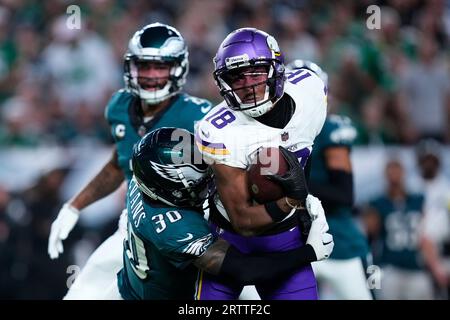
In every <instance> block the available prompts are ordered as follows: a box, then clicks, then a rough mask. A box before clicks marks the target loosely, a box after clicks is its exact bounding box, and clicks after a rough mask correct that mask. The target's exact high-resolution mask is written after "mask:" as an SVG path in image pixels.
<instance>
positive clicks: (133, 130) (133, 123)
mask: <svg viewBox="0 0 450 320" xmlns="http://www.w3.org/2000/svg"><path fill="white" fill-rule="evenodd" d="M140 108H141V107H140V105H139V100H138V99H137V98H136V97H135V96H133V95H132V94H131V93H130V92H129V91H128V90H125V89H122V90H119V91H117V92H116V93H115V94H114V95H113V96H112V97H111V100H110V101H109V103H108V105H107V106H106V110H105V117H106V119H107V121H108V123H109V125H110V127H111V134H112V136H113V139H114V142H115V144H116V147H117V153H118V156H119V165H120V167H121V168H122V170H123V172H124V173H125V176H126V179H127V181H130V179H131V176H132V171H131V156H132V154H133V146H134V144H135V143H137V142H138V141H139V140H140V139H141V138H142V136H144V135H145V134H146V133H147V132H149V131H152V130H155V129H158V128H161V127H175V128H181V129H186V130H188V131H190V132H192V133H193V132H194V124H195V122H196V121H198V120H200V119H201V118H202V117H203V116H204V115H205V114H206V113H207V112H208V111H209V110H210V109H211V103H210V102H209V101H207V100H204V99H200V98H197V97H193V96H190V95H188V94H185V93H181V94H178V95H176V96H174V97H173V98H172V102H171V104H170V105H169V106H168V107H167V108H166V109H165V110H163V111H162V112H161V113H159V114H158V115H156V116H155V117H154V118H153V119H151V120H149V121H148V122H146V123H145V124H144V122H143V120H142V116H141V115H140V114H141V112H140Z"/></svg>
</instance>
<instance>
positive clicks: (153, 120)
mask: <svg viewBox="0 0 450 320" xmlns="http://www.w3.org/2000/svg"><path fill="white" fill-rule="evenodd" d="M188 69H189V63H188V49H187V46H186V43H185V41H184V39H183V37H182V36H181V34H180V33H179V32H178V30H176V29H175V28H173V27H171V26H168V25H165V24H161V23H153V24H150V25H147V26H145V27H144V28H142V29H141V30H138V31H137V32H136V33H135V34H134V35H133V37H132V38H131V40H130V42H129V45H128V52H127V54H126V55H125V58H124V79H125V83H126V88H125V89H122V90H119V91H118V92H116V93H115V94H114V95H113V96H112V98H111V100H110V101H109V103H108V105H107V107H106V111H105V116H106V119H107V120H108V122H109V124H110V127H111V133H112V136H113V138H114V142H115V148H114V150H113V152H112V156H111V159H110V160H109V161H108V163H107V164H106V165H105V166H104V167H103V168H102V169H101V170H100V172H99V173H98V174H97V176H95V177H94V178H93V179H92V180H91V181H90V182H89V183H88V184H87V186H86V187H84V188H83V189H82V190H81V191H80V192H79V193H78V194H77V195H76V196H75V197H73V198H72V199H71V200H69V201H68V202H67V203H66V204H65V205H64V206H63V207H62V209H61V211H60V212H59V214H58V217H57V218H56V220H55V221H54V222H53V224H52V228H51V232H50V236H49V243H48V253H49V255H50V257H51V258H52V259H55V258H57V257H58V256H59V255H60V254H62V253H63V244H62V241H63V240H65V239H66V238H67V236H68V235H69V233H70V231H71V230H72V229H73V227H74V226H75V224H76V223H77V221H78V218H79V214H80V211H81V210H82V209H83V208H85V207H87V206H88V205H90V204H91V203H94V202H95V201H97V200H99V199H101V198H103V197H105V196H107V195H109V194H111V193H112V192H113V191H115V190H116V189H117V188H118V187H119V186H120V185H121V184H122V182H123V181H124V180H126V181H127V183H128V182H129V181H130V179H131V176H132V171H131V165H130V162H131V161H130V160H131V155H132V149H133V146H134V144H136V143H137V142H138V141H139V140H140V138H141V137H142V136H143V135H144V134H145V133H146V132H148V131H150V130H152V129H155V128H160V127H164V126H177V127H180V128H184V129H187V130H190V131H193V127H194V121H196V120H199V119H200V118H201V117H202V116H203V115H204V113H206V112H207V111H208V110H209V109H210V106H211V105H210V103H209V102H208V101H206V100H203V99H200V98H197V97H193V96H190V95H188V94H185V93H181V90H182V88H183V85H184V83H185V81H186V75H187V73H188ZM126 220H127V219H126V212H124V213H122V215H121V219H120V222H119V229H118V231H117V232H115V233H114V234H113V235H112V236H111V237H110V238H108V239H107V240H106V241H105V242H103V244H102V245H101V246H100V247H99V248H97V250H96V251H95V252H94V253H93V254H92V255H91V256H90V258H89V259H88V261H87V263H86V265H85V267H84V268H83V270H82V272H81V273H80V274H79V275H78V277H77V279H76V280H75V282H74V283H73V285H72V286H71V287H70V290H69V291H68V293H67V295H66V296H65V299H99V298H102V297H103V295H104V289H105V287H106V286H107V285H109V284H110V283H111V281H112V280H113V279H115V277H116V273H117V272H118V271H119V270H120V268H121V267H122V241H123V239H124V237H125V230H126Z"/></svg>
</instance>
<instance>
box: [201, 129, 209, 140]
mask: <svg viewBox="0 0 450 320" xmlns="http://www.w3.org/2000/svg"><path fill="white" fill-rule="evenodd" d="M202 133H203V135H204V136H205V138H209V132H205V131H203V130H202Z"/></svg>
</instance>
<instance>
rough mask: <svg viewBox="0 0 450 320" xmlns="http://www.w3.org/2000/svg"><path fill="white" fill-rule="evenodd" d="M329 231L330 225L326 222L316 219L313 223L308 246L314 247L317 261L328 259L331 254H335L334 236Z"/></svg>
mask: <svg viewBox="0 0 450 320" xmlns="http://www.w3.org/2000/svg"><path fill="white" fill-rule="evenodd" d="M327 231H328V224H327V222H326V220H322V219H316V220H314V221H313V222H312V224H311V229H310V230H309V235H308V239H307V240H306V244H309V245H311V246H312V247H313V249H314V252H315V253H316V257H317V261H320V260H324V259H328V257H329V256H330V254H331V252H333V248H334V241H333V236H332V235H331V234H329V233H327Z"/></svg>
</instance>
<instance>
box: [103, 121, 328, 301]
mask: <svg viewBox="0 0 450 320" xmlns="http://www.w3.org/2000/svg"><path fill="white" fill-rule="evenodd" d="M196 154H198V151H196V149H195V147H194V137H193V135H192V134H191V133H189V132H187V131H186V130H182V129H177V128H161V129H157V130H154V131H152V132H150V133H149V134H147V135H146V136H145V137H144V138H143V139H142V140H141V141H140V142H139V144H138V145H137V146H136V148H135V151H134V154H133V158H132V164H133V169H134V170H133V179H132V180H131V181H130V184H129V188H128V194H127V209H128V218H129V219H128V220H129V223H128V236H127V239H126V241H125V242H124V251H123V259H124V267H123V269H122V270H121V271H120V272H119V274H118V281H116V282H115V283H113V284H112V285H111V286H110V288H109V290H108V293H107V295H106V298H109V299H115V298H119V299H120V298H124V299H127V300H141V299H157V300H161V299H178V300H181V299H182V300H193V299H194V296H195V295H196V294H198V293H199V292H200V291H201V287H196V286H195V282H196V280H197V277H198V276H199V272H198V270H197V269H196V267H197V268H200V269H201V270H204V271H205V272H208V273H209V274H212V275H214V276H215V277H218V278H220V279H222V280H223V281H226V282H227V283H229V284H230V285H234V283H238V284H239V283H252V284H256V283H261V282H262V283H264V282H267V281H271V280H272V279H274V278H278V277H280V276H281V275H284V274H289V273H290V272H292V271H294V270H295V269H296V268H298V267H300V266H302V265H305V264H309V263H310V262H312V261H315V260H317V259H321V258H323V256H322V257H321V256H320V254H319V253H320V252H321V251H322V250H323V248H324V246H325V245H323V241H325V240H326V241H330V244H328V245H326V246H327V247H329V248H331V249H332V246H333V242H332V237H331V236H330V235H329V234H327V233H326V231H327V229H328V226H327V223H326V219H325V215H324V213H323V209H322V207H321V206H320V203H318V202H316V204H317V205H316V206H313V207H311V208H310V213H311V215H312V216H317V218H315V219H314V221H313V222H312V226H311V232H310V234H309V236H308V239H307V245H306V246H304V247H301V248H297V249H294V250H289V251H285V252H277V253H265V254H263V253H256V254H243V253H241V252H240V251H239V250H236V249H235V248H233V247H231V246H230V245H229V244H228V243H227V242H226V241H224V240H223V239H221V238H219V237H216V236H214V235H213V234H212V233H211V230H210V228H209V226H208V223H207V221H206V220H205V219H204V218H203V211H202V204H203V202H204V200H205V199H206V198H207V197H208V196H210V194H209V192H210V190H213V188H211V187H210V184H211V183H210V182H211V180H212V172H211V170H210V169H209V168H208V166H207V165H206V163H205V162H203V161H202V160H201V157H199V156H196ZM273 261H277V263H273ZM200 276H201V275H200Z"/></svg>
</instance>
